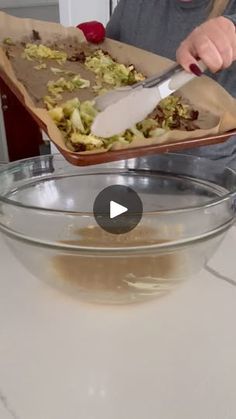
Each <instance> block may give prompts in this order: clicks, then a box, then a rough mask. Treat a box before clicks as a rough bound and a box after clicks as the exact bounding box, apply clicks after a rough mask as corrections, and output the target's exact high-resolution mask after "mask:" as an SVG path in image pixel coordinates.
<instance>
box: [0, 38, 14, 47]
mask: <svg viewBox="0 0 236 419" xmlns="http://www.w3.org/2000/svg"><path fill="white" fill-rule="evenodd" d="M3 43H4V44H5V45H9V46H14V45H15V43H14V41H13V40H12V39H11V38H5V39H4V40H3Z"/></svg>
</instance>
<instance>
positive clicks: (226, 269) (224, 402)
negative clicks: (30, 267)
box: [0, 227, 236, 419]
mask: <svg viewBox="0 0 236 419" xmlns="http://www.w3.org/2000/svg"><path fill="white" fill-rule="evenodd" d="M0 248H1V252H0V254H1V256H0V277H1V278H0V287H1V288H0V419H146V418H147V419H159V418H160V419H235V418H236V396H235V388H236V327H235V319H236V263H235V254H236V253H235V249H236V228H235V227H233V228H232V229H231V231H230V232H229V233H228V235H227V237H226V239H225V241H224V243H223V244H222V245H221V248H220V249H219V250H218V252H217V254H216V255H215V257H214V258H213V259H212V260H211V262H210V263H209V268H207V270H205V271H203V272H202V273H201V274H200V275H199V278H198V279H196V280H193V281H190V282H188V283H185V284H184V285H183V286H181V288H179V289H178V290H177V291H175V292H174V293H173V294H171V295H169V296H167V297H165V298H162V299H160V300H157V301H154V302H152V303H146V304H142V305H134V306H128V307H113V308H109V307H96V306H92V305H86V304H82V303H80V302H78V301H77V300H76V299H73V298H72V297H69V296H67V295H64V294H63V293H62V292H60V291H58V290H55V289H53V288H50V287H49V286H47V285H45V284H44V283H41V282H40V281H39V280H37V279H36V278H34V277H32V276H31V275H30V274H28V273H27V272H26V271H25V270H24V268H22V267H21V266H20V265H19V264H18V262H17V261H16V260H15V259H14V257H13V256H12V255H11V254H10V253H9V251H8V250H7V248H6V247H5V245H4V243H3V242H2V241H1V242H0Z"/></svg>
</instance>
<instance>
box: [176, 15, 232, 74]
mask: <svg viewBox="0 0 236 419" xmlns="http://www.w3.org/2000/svg"><path fill="white" fill-rule="evenodd" d="M176 59H177V61H178V63H179V64H181V65H182V66H183V67H184V69H185V70H187V71H192V72H193V73H194V74H196V75H198V76H200V75H201V70H200V69H199V67H198V66H197V59H201V60H202V61H203V63H204V64H205V65H206V66H207V68H208V69H209V70H210V71H211V72H212V73H216V72H217V71H219V70H221V69H225V68H228V67H230V66H231V64H232V63H233V61H234V60H236V32H235V26H234V24H233V23H232V22H231V21H230V20H229V19H227V18H225V17H223V16H221V17H217V18H214V19H211V20H209V21H207V22H205V23H203V24H202V25H200V26H198V27H197V28H196V29H194V30H193V32H192V33H191V34H190V35H189V36H188V37H187V38H186V39H185V40H184V41H183V42H182V43H181V45H180V47H179V48H178V50H177V53H176Z"/></svg>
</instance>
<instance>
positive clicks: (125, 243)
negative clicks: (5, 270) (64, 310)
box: [0, 154, 236, 304]
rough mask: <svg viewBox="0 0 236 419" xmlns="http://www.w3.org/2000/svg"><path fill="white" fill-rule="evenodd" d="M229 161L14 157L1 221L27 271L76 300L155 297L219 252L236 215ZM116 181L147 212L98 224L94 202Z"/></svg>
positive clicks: (2, 183)
mask: <svg viewBox="0 0 236 419" xmlns="http://www.w3.org/2000/svg"><path fill="white" fill-rule="evenodd" d="M235 167H236V165H235ZM235 167H234V165H233V164H232V165H230V166H228V167H224V166H223V165H222V164H220V163H218V162H212V161H209V160H206V159H204V158H198V157H191V156H187V155H180V154H165V155H161V156H154V157H148V158H140V159H131V160H128V161H122V162H119V163H112V164H106V165H102V166H94V167H86V168H78V167H74V166H72V165H70V164H69V163H68V162H66V161H65V160H64V158H63V157H61V156H60V155H54V156H43V157H37V158H32V159H27V160H24V161H19V162H16V163H11V164H9V165H5V166H3V167H2V168H1V169H0V231H1V232H2V234H3V237H4V238H5V240H6V242H7V244H8V246H9V247H10V249H11V250H12V251H13V252H14V254H15V255H16V257H17V258H18V259H19V260H20V261H21V262H22V263H23V265H24V266H25V267H26V268H28V270H29V271H30V272H31V273H33V274H34V275H35V276H36V277H37V278H40V279H42V280H44V281H47V282H48V283H50V284H53V285H54V286H57V287H60V288H62V289H63V290H64V291H66V292H69V293H71V294H73V295H76V296H78V297H79V298H80V299H82V300H85V301H89V302H96V303H108V304H122V303H129V302H137V301H143V300H147V299H151V298H154V297H157V296H161V295H163V294H165V293H167V292H170V291H171V290H173V289H174V288H175V287H176V286H178V285H179V284H180V283H182V282H183V281H185V280H187V279H189V278H191V277H192V276H193V275H195V274H197V273H198V272H199V271H200V270H201V269H202V268H203V267H204V265H205V264H206V263H207V262H208V260H209V258H210V257H211V256H212V254H213V253H214V252H215V250H216V248H217V246H218V245H219V244H220V242H221V240H222V238H223V237H224V235H225V233H226V231H227V230H228V229H229V228H230V226H231V225H232V223H233V222H234V217H235V194H236V171H235ZM117 184H118V185H126V186H129V187H131V188H132V189H133V190H135V191H136V192H137V193H138V194H139V196H140V198H141V199H142V202H143V209H144V213H143V217H142V220H141V222H140V223H139V225H138V226H137V227H136V228H135V229H134V230H132V231H131V232H129V233H126V234H120V235H116V234H114V235H113V234H109V233H106V232H105V231H103V230H102V229H101V228H100V227H99V226H98V225H97V224H96V222H95V219H94V216H93V204H94V200H95V198H96V197H97V195H98V194H99V193H100V192H101V190H103V189H104V188H105V187H107V186H110V185H117Z"/></svg>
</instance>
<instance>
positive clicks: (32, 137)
mask: <svg viewBox="0 0 236 419" xmlns="http://www.w3.org/2000/svg"><path fill="white" fill-rule="evenodd" d="M0 93H1V100H2V112H3V120H4V124H5V132H6V138H7V146H8V154H9V159H10V161H14V160H19V159H24V158H27V157H33V156H37V155H39V154H40V145H41V144H42V133H41V130H40V129H39V127H38V125H37V123H36V122H35V121H34V120H33V118H32V117H31V115H30V114H29V113H28V111H27V110H26V109H25V108H24V107H23V106H22V105H21V103H20V102H19V100H18V99H17V98H16V96H15V95H14V94H13V93H12V92H11V91H10V90H9V89H8V87H7V86H6V84H5V83H4V81H3V80H2V79H1V78H0Z"/></svg>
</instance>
